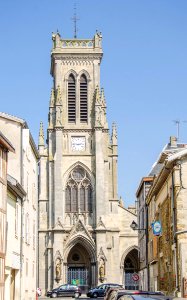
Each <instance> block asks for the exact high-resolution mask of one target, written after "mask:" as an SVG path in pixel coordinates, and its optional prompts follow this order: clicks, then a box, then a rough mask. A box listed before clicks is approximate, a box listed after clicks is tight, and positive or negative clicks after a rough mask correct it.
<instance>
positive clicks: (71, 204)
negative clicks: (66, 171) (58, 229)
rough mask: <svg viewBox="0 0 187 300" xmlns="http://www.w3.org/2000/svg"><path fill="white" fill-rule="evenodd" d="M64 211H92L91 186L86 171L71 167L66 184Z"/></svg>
mask: <svg viewBox="0 0 187 300" xmlns="http://www.w3.org/2000/svg"><path fill="white" fill-rule="evenodd" d="M65 193H66V212H92V186H91V182H90V179H89V175H88V174H87V172H86V171H85V170H84V169H83V168H82V167H80V166H78V167H76V168H75V169H73V171H72V172H71V173H70V175H69V178H68V181H67V184H66V192H65Z"/></svg>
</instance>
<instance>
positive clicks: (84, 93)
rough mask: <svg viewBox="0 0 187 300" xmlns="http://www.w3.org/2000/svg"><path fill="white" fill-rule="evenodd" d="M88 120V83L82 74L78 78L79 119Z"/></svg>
mask: <svg viewBox="0 0 187 300" xmlns="http://www.w3.org/2000/svg"><path fill="white" fill-rule="evenodd" d="M87 120H88V84H87V79H86V76H85V75H84V74H83V75H82V76H81V78H80V121H81V122H87Z"/></svg>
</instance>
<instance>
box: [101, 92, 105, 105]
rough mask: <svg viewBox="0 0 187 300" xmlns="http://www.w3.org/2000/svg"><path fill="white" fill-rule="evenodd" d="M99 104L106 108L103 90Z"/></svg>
mask: <svg viewBox="0 0 187 300" xmlns="http://www.w3.org/2000/svg"><path fill="white" fill-rule="evenodd" d="M101 103H102V106H103V107H104V108H106V100H105V94H104V88H102V89H101Z"/></svg>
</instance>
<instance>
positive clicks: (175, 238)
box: [171, 170, 179, 295]
mask: <svg viewBox="0 0 187 300" xmlns="http://www.w3.org/2000/svg"><path fill="white" fill-rule="evenodd" d="M171 176H172V190H171V205H172V222H173V242H174V246H175V250H174V255H175V271H176V284H175V295H176V294H177V292H178V291H179V283H178V261H177V236H176V208H175V180H174V174H173V170H172V174H171Z"/></svg>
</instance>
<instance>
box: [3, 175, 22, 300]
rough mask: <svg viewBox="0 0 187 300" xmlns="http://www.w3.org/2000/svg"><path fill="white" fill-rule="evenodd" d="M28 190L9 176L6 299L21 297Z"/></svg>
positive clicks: (12, 299) (11, 299)
mask: <svg viewBox="0 0 187 300" xmlns="http://www.w3.org/2000/svg"><path fill="white" fill-rule="evenodd" d="M25 196H26V192H25V191H24V190H23V188H22V186H21V185H20V184H19V183H18V181H17V180H16V179H15V178H13V177H12V176H10V175H8V178H7V241H6V260H5V299H6V300H14V299H20V298H21V289H20V288H21V268H20V267H21V255H22V210H23V200H24V197H25Z"/></svg>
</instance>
